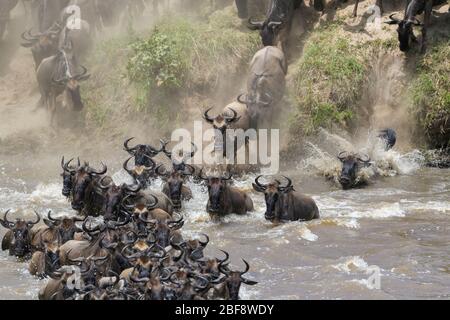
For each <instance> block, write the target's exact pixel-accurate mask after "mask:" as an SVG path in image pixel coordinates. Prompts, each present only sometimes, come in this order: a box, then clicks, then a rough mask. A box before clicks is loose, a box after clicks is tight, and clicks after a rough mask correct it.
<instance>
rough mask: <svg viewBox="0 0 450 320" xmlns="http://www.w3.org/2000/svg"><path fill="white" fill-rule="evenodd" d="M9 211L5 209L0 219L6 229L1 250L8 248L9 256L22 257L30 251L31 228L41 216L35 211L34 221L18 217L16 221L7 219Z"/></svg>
mask: <svg viewBox="0 0 450 320" xmlns="http://www.w3.org/2000/svg"><path fill="white" fill-rule="evenodd" d="M10 212H11V211H10V210H8V211H6V212H5V214H4V215H3V219H0V224H1V225H2V226H3V227H4V228H6V229H8V232H7V233H6V234H5V236H4V237H3V240H2V250H3V251H6V250H9V254H10V255H11V256H16V257H19V258H24V257H26V256H28V255H30V254H31V253H32V250H33V248H32V245H31V242H32V240H33V239H32V232H31V229H32V228H33V226H35V225H36V224H38V223H39V221H41V217H40V216H39V215H38V214H37V213H36V220H34V221H32V220H23V219H19V218H17V219H16V221H11V220H9V219H8V214H9V213H10Z"/></svg>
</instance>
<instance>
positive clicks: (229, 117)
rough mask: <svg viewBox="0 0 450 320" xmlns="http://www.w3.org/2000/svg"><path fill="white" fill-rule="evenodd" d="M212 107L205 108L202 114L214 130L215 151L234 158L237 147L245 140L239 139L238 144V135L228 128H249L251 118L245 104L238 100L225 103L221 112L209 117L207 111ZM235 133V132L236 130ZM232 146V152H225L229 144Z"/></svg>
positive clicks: (244, 129)
mask: <svg viewBox="0 0 450 320" xmlns="http://www.w3.org/2000/svg"><path fill="white" fill-rule="evenodd" d="M211 109H212V108H209V109H208V110H206V111H205V112H204V114H203V119H205V121H206V122H208V123H209V124H211V125H212V127H213V129H214V130H215V133H216V136H215V146H214V147H215V148H214V151H215V152H222V155H223V156H224V157H231V158H233V159H234V158H235V157H236V153H237V151H238V149H239V148H240V147H241V146H242V145H241V144H243V143H246V141H245V140H243V139H240V140H241V144H239V137H236V136H235V135H234V134H230V132H228V131H227V130H229V129H235V130H238V129H242V130H243V132H245V131H246V130H248V129H250V123H251V118H250V114H249V110H248V107H247V105H245V104H243V103H240V102H233V103H231V104H229V105H227V106H226V107H225V108H224V110H223V112H222V113H221V114H219V115H218V116H216V117H211V116H210V114H209V112H210V111H211ZM236 133H237V132H236ZM231 143H232V144H233V146H234V150H233V151H234V152H233V154H228V153H227V146H228V145H230V144H231Z"/></svg>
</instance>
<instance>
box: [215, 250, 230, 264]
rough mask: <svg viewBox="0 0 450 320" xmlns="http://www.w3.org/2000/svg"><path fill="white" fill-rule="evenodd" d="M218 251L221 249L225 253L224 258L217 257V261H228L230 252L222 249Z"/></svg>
mask: <svg viewBox="0 0 450 320" xmlns="http://www.w3.org/2000/svg"><path fill="white" fill-rule="evenodd" d="M220 251H222V252H223V253H224V254H225V259H222V260H220V259H217V261H219V263H222V264H224V263H225V262H226V261H228V259H230V254H229V253H228V252H226V251H224V250H220Z"/></svg>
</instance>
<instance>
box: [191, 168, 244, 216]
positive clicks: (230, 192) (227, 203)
mask: <svg viewBox="0 0 450 320" xmlns="http://www.w3.org/2000/svg"><path fill="white" fill-rule="evenodd" d="M200 178H201V179H202V180H205V181H206V185H207V187H208V203H207V205H206V211H207V212H208V213H209V214H210V216H211V218H213V219H214V220H217V219H218V218H220V217H223V216H225V215H228V214H232V213H235V214H241V215H243V214H246V213H247V212H251V211H253V201H252V199H251V198H250V196H249V195H248V194H247V193H245V192H243V191H241V190H239V189H237V188H234V187H231V186H230V185H229V184H228V181H229V180H231V178H232V176H231V174H228V175H227V176H222V177H213V176H209V177H207V176H204V175H203V171H201V172H200Z"/></svg>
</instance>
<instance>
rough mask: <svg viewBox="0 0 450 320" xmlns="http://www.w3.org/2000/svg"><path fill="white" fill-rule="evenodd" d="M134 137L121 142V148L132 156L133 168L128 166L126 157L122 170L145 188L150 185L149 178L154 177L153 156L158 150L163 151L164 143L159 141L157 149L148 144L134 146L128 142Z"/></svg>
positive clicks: (154, 165) (154, 164)
mask: <svg viewBox="0 0 450 320" xmlns="http://www.w3.org/2000/svg"><path fill="white" fill-rule="evenodd" d="M133 139H134V138H129V139H127V140H125V142H124V143H123V148H124V150H125V151H126V152H128V153H129V154H130V155H131V156H132V158H134V168H133V169H129V168H128V161H129V160H131V159H132V158H130V159H128V160H127V161H126V162H125V163H124V166H123V168H124V170H125V171H126V172H128V174H129V175H130V176H131V177H133V178H134V179H136V180H137V181H138V182H139V183H140V184H141V185H142V187H143V188H147V187H148V186H149V185H150V179H151V178H153V177H154V169H155V167H156V163H155V161H153V158H154V157H156V156H157V155H158V154H159V153H160V152H162V151H164V145H163V144H162V143H161V146H160V148H159V149H157V148H155V147H153V146H152V145H150V144H138V145H135V146H130V145H129V143H130V141H131V140H133Z"/></svg>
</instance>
